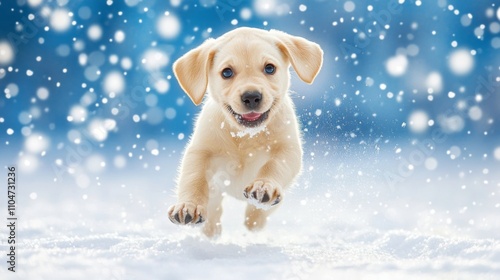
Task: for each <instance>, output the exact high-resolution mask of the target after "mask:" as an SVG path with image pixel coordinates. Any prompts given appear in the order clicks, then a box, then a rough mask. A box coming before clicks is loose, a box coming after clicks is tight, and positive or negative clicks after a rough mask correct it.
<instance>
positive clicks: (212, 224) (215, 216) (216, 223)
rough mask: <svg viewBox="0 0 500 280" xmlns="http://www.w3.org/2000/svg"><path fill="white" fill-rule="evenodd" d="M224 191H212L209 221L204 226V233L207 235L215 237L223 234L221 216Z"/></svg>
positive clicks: (208, 214) (209, 203)
mask: <svg viewBox="0 0 500 280" xmlns="http://www.w3.org/2000/svg"><path fill="white" fill-rule="evenodd" d="M223 198H224V197H223V196H222V193H220V192H217V191H211V192H210V195H209V199H208V205H207V208H208V209H207V221H206V222H205V225H204V226H203V233H204V234H205V235H206V236H207V237H215V236H218V235H220V234H221V232H222V226H221V223H220V217H221V216H222V199H223Z"/></svg>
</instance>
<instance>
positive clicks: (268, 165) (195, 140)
mask: <svg viewBox="0 0 500 280" xmlns="http://www.w3.org/2000/svg"><path fill="white" fill-rule="evenodd" d="M322 62H323V51H322V50H321V48H320V47H319V45H318V44H315V43H313V42H310V41H308V40H305V39H303V38H300V37H295V36H291V35H288V34H286V33H284V32H280V31H276V30H271V31H265V30H261V29H255V28H238V29H235V30H233V31H231V32H228V33H226V34H224V35H223V36H221V37H219V38H217V39H208V40H207V41H205V42H204V43H203V44H202V45H201V46H199V47H197V48H195V49H193V50H191V51H189V52H188V53H187V54H185V55H184V56H182V57H181V58H179V59H178V60H177V61H176V62H175V63H174V66H173V68H174V73H175V76H176V77H177V79H178V81H179V84H180V85H181V87H182V89H183V90H184V91H185V92H186V93H187V95H188V96H189V97H190V98H191V100H192V101H193V102H194V103H195V104H196V105H199V104H200V103H202V100H203V97H204V96H205V93H207V98H205V102H204V105H203V109H202V111H201V113H200V115H199V116H198V119H197V121H196V127H195V130H194V133H193V135H192V136H191V139H190V141H189V144H188V146H187V149H186V151H185V154H184V158H183V160H182V165H181V168H180V172H179V177H178V189H177V195H178V200H177V203H176V204H175V205H173V206H171V207H170V209H169V211H168V215H169V219H170V220H171V221H172V222H173V223H175V224H181V225H185V224H201V223H205V225H204V228H203V232H204V233H205V234H206V235H207V236H214V235H217V234H220V232H221V225H220V217H221V214H222V205H221V202H222V199H223V198H224V196H226V195H231V196H234V197H236V198H238V199H242V200H246V201H247V202H248V206H247V210H246V218H245V225H246V227H247V228H248V229H250V230H256V229H261V228H262V227H263V226H264V225H265V223H266V218H267V216H268V215H269V214H270V213H271V212H272V211H273V209H275V208H276V205H278V203H280V202H281V201H282V200H283V192H284V191H285V189H286V188H288V187H289V186H290V185H291V184H292V182H293V180H294V179H295V177H296V176H297V175H298V174H299V173H300V170H301V161H302V147H301V135H300V130H299V124H298V122H297V117H296V115H295V108H294V105H293V103H292V99H291V98H290V96H289V92H288V88H289V86H290V72H289V67H290V64H291V65H292V66H293V68H294V69H295V71H296V72H297V74H298V76H299V77H300V79H301V80H303V81H304V82H306V83H312V82H313V80H314V78H315V77H316V75H317V74H318V72H319V70H320V68H321V65H322Z"/></svg>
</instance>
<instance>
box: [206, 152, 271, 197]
mask: <svg viewBox="0 0 500 280" xmlns="http://www.w3.org/2000/svg"><path fill="white" fill-rule="evenodd" d="M270 158H271V148H270V147H269V146H267V145H263V146H259V147H255V148H247V147H244V146H236V147H232V148H230V149H228V150H226V151H224V152H221V153H219V154H217V155H214V156H213V157H212V158H211V159H210V164H209V168H208V170H207V172H206V176H207V182H208V183H209V186H210V188H212V189H213V190H217V191H221V192H227V193H228V194H230V195H232V196H235V197H237V198H242V193H243V192H242V190H243V188H244V187H246V186H247V185H248V184H250V183H251V182H253V181H254V180H255V179H256V177H257V175H258V172H259V170H260V169H261V168H262V166H263V165H264V164H266V162H267V161H269V159H270ZM240 196H241V197H240Z"/></svg>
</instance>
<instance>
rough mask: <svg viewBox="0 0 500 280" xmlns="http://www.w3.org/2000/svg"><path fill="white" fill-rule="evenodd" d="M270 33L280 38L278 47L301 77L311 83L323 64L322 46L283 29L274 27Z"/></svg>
mask: <svg viewBox="0 0 500 280" xmlns="http://www.w3.org/2000/svg"><path fill="white" fill-rule="evenodd" d="M270 33H271V34H272V35H274V36H276V38H278V47H279V48H280V49H281V51H282V52H283V53H285V54H286V55H287V56H288V58H289V59H290V62H291V63H292V66H293V69H295V72H297V74H298V75H299V77H300V79H301V80H302V81H304V82H306V83H308V84H311V83H312V82H313V81H314V78H316V75H318V73H319V70H320V69H321V65H322V64H323V50H322V49H321V47H320V46H319V45H318V44H316V43H313V42H311V41H308V40H306V39H304V38H301V37H297V36H292V35H289V34H286V33H285V32H282V31H278V30H274V29H273V30H271V31H270Z"/></svg>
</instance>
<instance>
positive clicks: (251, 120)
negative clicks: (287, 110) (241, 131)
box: [227, 106, 271, 127]
mask: <svg viewBox="0 0 500 280" xmlns="http://www.w3.org/2000/svg"><path fill="white" fill-rule="evenodd" d="M227 109H228V110H229V112H230V113H231V114H232V115H233V116H234V118H235V119H236V121H237V122H238V123H239V124H241V125H243V126H246V127H257V126H259V125H261V124H262V123H263V122H264V121H265V120H267V118H268V117H269V112H270V111H271V109H269V110H267V111H266V112H264V113H257V112H253V111H252V112H250V113H246V114H238V113H236V112H235V111H234V110H233V108H231V106H227Z"/></svg>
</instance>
